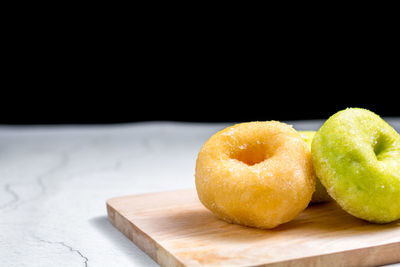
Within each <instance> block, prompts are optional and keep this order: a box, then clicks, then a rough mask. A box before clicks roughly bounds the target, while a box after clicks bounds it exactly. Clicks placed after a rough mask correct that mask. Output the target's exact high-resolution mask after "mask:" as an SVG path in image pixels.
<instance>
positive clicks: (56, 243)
mask: <svg viewBox="0 0 400 267" xmlns="http://www.w3.org/2000/svg"><path fill="white" fill-rule="evenodd" d="M33 237H34V238H35V239H36V240H38V241H40V242H43V243H47V244H51V245H61V246H64V247H66V248H68V249H69V250H70V251H71V252H76V253H77V254H78V255H79V256H80V257H81V258H82V259H83V260H84V261H83V264H84V265H85V267H88V266H89V265H88V261H89V259H88V257H86V256H85V255H83V254H82V252H80V251H79V250H78V249H75V248H73V247H71V246H69V245H67V244H65V243H64V242H62V241H49V240H45V239H42V238H39V237H37V236H33Z"/></svg>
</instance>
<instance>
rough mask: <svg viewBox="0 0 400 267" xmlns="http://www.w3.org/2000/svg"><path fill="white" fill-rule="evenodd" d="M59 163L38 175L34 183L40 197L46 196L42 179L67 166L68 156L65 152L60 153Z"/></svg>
mask: <svg viewBox="0 0 400 267" xmlns="http://www.w3.org/2000/svg"><path fill="white" fill-rule="evenodd" d="M60 158H61V159H60V161H59V163H58V164H56V165H55V166H53V167H52V168H50V169H49V170H47V171H46V172H45V173H43V174H41V175H39V176H37V177H36V183H37V184H38V185H39V188H40V191H41V193H40V195H44V194H46V191H47V188H46V185H45V184H44V182H43V179H44V178H46V177H48V176H50V175H52V174H53V173H55V172H57V171H58V170H59V169H61V168H62V167H64V166H65V165H67V163H68V161H69V156H68V154H67V153H66V152H62V153H61V157H60Z"/></svg>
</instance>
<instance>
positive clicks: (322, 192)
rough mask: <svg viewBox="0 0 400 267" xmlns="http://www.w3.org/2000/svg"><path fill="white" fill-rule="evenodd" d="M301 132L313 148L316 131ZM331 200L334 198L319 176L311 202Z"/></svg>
mask: <svg viewBox="0 0 400 267" xmlns="http://www.w3.org/2000/svg"><path fill="white" fill-rule="evenodd" d="M299 133H300V135H301V137H303V139H304V141H306V143H307V145H308V147H309V148H310V150H311V143H312V139H313V138H314V136H315V133H316V131H299ZM331 200H332V198H331V197H330V196H329V194H328V192H326V189H325V187H324V186H323V185H322V184H321V181H320V180H319V178H318V177H317V178H316V179H315V192H314V194H313V195H312V198H311V203H322V202H328V201H331Z"/></svg>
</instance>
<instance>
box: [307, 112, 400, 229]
mask: <svg viewBox="0 0 400 267" xmlns="http://www.w3.org/2000/svg"><path fill="white" fill-rule="evenodd" d="M311 151H312V160H313V164H314V168H315V171H316V174H317V176H318V177H319V178H320V180H321V182H322V184H323V185H324V186H325V188H326V189H327V191H328V193H329V195H330V196H331V197H332V198H333V199H335V200H336V202H337V203H338V204H339V205H340V206H341V207H342V208H343V209H344V210H345V211H347V212H348V213H350V214H352V215H353V216H355V217H357V218H360V219H364V220H367V221H370V222H374V223H389V222H392V221H395V220H397V219H399V218H400V135H399V134H398V133H397V132H396V131H395V130H394V129H393V128H392V127H391V126H390V125H389V124H387V123H386V122H385V121H384V120H383V119H381V118H380V117H379V116H378V115H376V114H375V113H373V112H371V111H368V110H366V109H360V108H348V109H345V110H342V111H339V112H338V113H336V114H334V115H333V116H331V117H330V118H329V119H328V120H327V121H326V122H325V123H324V125H323V126H322V127H321V128H320V129H319V130H318V132H317V133H316V135H315V137H314V138H313V142H312V146H311Z"/></svg>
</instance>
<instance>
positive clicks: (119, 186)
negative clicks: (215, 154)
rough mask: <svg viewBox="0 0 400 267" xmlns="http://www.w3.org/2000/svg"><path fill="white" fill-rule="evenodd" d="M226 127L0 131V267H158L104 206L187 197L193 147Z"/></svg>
mask: <svg viewBox="0 0 400 267" xmlns="http://www.w3.org/2000/svg"><path fill="white" fill-rule="evenodd" d="M387 121H388V122H389V123H390V124H391V125H392V126H393V127H394V128H396V129H397V130H398V131H399V130H400V118H387ZM288 123H290V124H292V125H293V126H294V127H295V128H296V129H298V130H315V129H318V128H319V127H320V125H322V121H292V122H288ZM231 124H232V123H217V124H204V123H180V122H140V123H131V124H117V125H102V126H98V125H96V126H71V125H68V126H0V190H1V193H0V266H58V267H60V266H68V267H71V266H158V264H157V263H155V262H154V261H153V260H152V259H151V258H150V257H148V256H147V255H146V254H145V253H144V252H142V251H141V250H140V249H139V248H138V247H137V246H136V245H135V244H134V243H132V242H131V241H130V240H129V239H128V238H126V237H125V236H124V235H123V234H122V233H120V232H119V231H118V230H117V229H115V228H114V227H113V226H112V225H111V224H110V222H109V221H108V219H107V214H106V205H105V201H106V200H107V199H109V198H112V197H116V196H124V195H135V194H141V193H149V192H159V191H165V190H174V189H182V188H194V168H195V160H196V156H197V153H198V151H199V149H200V147H201V145H202V144H203V143H204V142H205V141H206V140H207V139H208V138H209V137H210V136H211V135H212V134H214V133H215V132H216V131H218V130H220V129H222V128H224V127H226V126H228V125H231ZM397 266H400V264H398V265H397Z"/></svg>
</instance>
